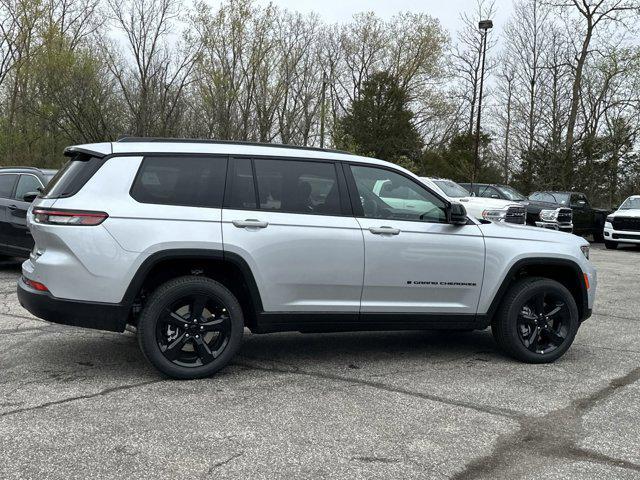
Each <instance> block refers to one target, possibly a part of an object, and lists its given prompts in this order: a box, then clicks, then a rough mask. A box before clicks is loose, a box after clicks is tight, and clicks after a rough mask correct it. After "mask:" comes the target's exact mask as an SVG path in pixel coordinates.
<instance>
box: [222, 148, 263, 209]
mask: <svg viewBox="0 0 640 480" xmlns="http://www.w3.org/2000/svg"><path fill="white" fill-rule="evenodd" d="M231 169H232V171H231V175H230V185H229V186H228V187H227V190H228V194H227V201H226V202H225V206H226V208H238V209H253V208H257V207H256V188H255V185H254V183H253V169H252V166H251V160H250V159H248V158H236V159H234V160H233V163H232V166H231Z"/></svg>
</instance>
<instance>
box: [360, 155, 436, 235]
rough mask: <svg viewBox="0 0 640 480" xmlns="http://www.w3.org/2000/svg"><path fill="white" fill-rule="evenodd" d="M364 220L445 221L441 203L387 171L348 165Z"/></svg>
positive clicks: (406, 179)
mask: <svg viewBox="0 0 640 480" xmlns="http://www.w3.org/2000/svg"><path fill="white" fill-rule="evenodd" d="M350 168H351V172H352V173H353V178H354V180H355V183H356V188H357V189H358V195H359V197H360V202H361V203H362V209H363V213H364V217H365V218H380V219H395V220H410V221H419V222H437V223H444V222H446V214H445V202H444V201H443V200H440V199H439V198H438V197H436V196H435V195H433V194H432V193H431V192H429V191H428V190H426V189H425V188H423V187H421V186H420V185H418V184H417V183H416V182H413V181H411V180H410V179H408V178H407V177H405V176H403V175H400V174H398V173H395V172H392V171H390V170H386V169H382V168H376V167H363V166H355V165H352V166H351V167H350Z"/></svg>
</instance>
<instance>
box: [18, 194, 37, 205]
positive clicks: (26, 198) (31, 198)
mask: <svg viewBox="0 0 640 480" xmlns="http://www.w3.org/2000/svg"><path fill="white" fill-rule="evenodd" d="M38 195H39V193H38V192H27V193H25V194H24V195H23V196H22V200H24V201H25V202H29V203H31V202H33V201H34V200H35V199H36V197H37V196H38Z"/></svg>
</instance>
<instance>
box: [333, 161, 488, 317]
mask: <svg viewBox="0 0 640 480" xmlns="http://www.w3.org/2000/svg"><path fill="white" fill-rule="evenodd" d="M346 171H347V174H349V172H351V174H352V178H350V179H349V181H350V182H351V188H352V190H356V191H357V193H356V192H354V193H353V194H352V197H354V198H356V199H358V200H359V203H360V205H359V204H358V201H356V202H355V203H356V204H355V205H354V209H356V210H360V211H359V212H356V213H357V219H358V222H359V224H360V227H361V229H362V234H363V236H364V241H365V273H364V286H363V291H362V304H361V312H362V313H390V312H404V313H415V314H428V313H438V314H450V315H474V314H475V313H476V310H477V306H478V300H479V298H480V290H481V287H482V279H483V273H484V256H485V248H484V240H483V237H482V233H481V232H480V229H479V228H478V227H477V226H476V225H474V224H473V223H471V222H469V224H468V225H463V226H458V225H450V224H448V223H446V218H445V216H446V215H445V205H446V202H445V200H443V199H441V198H440V197H438V196H436V195H435V194H433V193H432V192H430V191H429V190H428V189H426V188H425V187H424V186H422V184H420V183H418V182H417V181H414V180H413V179H412V178H411V177H409V176H404V175H401V174H399V173H396V172H395V171H392V170H389V169H386V168H384V167H374V166H365V165H351V166H350V167H349V168H347V169H346ZM381 180H386V181H387V182H388V183H387V185H388V187H387V189H391V190H392V191H394V192H397V193H398V194H400V192H404V193H405V194H406V195H408V196H410V198H412V199H416V198H418V200H415V201H414V202H413V203H412V204H413V205H418V206H419V207H420V210H419V211H417V210H416V209H403V208H399V205H400V204H399V203H397V202H394V203H393V204H390V203H388V202H386V200H385V199H384V198H382V197H380V196H378V195H377V194H376V193H374V187H375V185H379V183H378V182H380V181H381Z"/></svg>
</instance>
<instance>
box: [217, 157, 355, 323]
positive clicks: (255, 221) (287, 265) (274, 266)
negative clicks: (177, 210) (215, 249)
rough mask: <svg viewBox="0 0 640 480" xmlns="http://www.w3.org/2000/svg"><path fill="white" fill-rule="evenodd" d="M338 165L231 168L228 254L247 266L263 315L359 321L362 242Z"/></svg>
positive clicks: (240, 164)
mask: <svg viewBox="0 0 640 480" xmlns="http://www.w3.org/2000/svg"><path fill="white" fill-rule="evenodd" d="M337 167H338V165H336V164H335V163H334V162H326V161H319V160H318V161H316V160H314V161H309V160H306V159H300V160H293V159H291V160H285V159H282V160H280V159H270V158H256V159H249V158H235V159H233V160H232V162H231V164H230V170H229V177H228V180H227V187H226V190H227V194H226V195H225V209H224V210H223V213H222V222H223V226H222V230H223V238H224V248H225V252H231V253H234V254H237V255H240V256H241V257H242V258H243V259H244V260H245V261H246V262H247V263H248V264H249V266H250V268H251V270H252V272H253V274H254V277H255V280H256V283H257V286H258V289H259V291H260V295H261V300H262V306H263V309H264V311H265V312H268V313H287V312H288V313H291V312H307V313H310V312H315V313H323V312H333V313H336V312H342V313H349V314H352V315H354V316H357V313H358V310H359V307H360V294H361V292H362V275H363V270H364V241H363V238H362V232H361V230H360V226H359V225H358V222H357V221H356V219H355V218H354V217H353V216H351V215H350V214H349V212H348V205H345V203H347V202H345V198H347V197H346V184H345V183H344V178H343V177H342V176H340V175H342V172H341V170H339V169H338V168H337Z"/></svg>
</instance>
